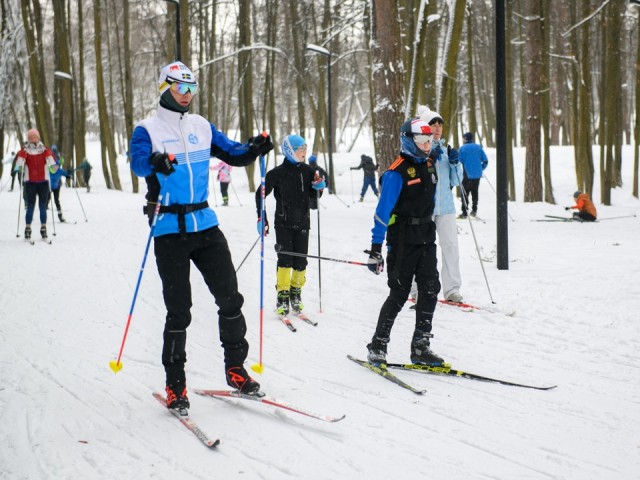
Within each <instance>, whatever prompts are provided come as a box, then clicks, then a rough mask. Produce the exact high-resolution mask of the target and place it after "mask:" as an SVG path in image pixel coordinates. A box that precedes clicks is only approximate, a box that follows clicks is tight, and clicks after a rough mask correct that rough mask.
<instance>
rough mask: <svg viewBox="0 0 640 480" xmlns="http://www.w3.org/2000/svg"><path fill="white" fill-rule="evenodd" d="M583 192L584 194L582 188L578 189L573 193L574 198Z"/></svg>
mask: <svg viewBox="0 0 640 480" xmlns="http://www.w3.org/2000/svg"><path fill="white" fill-rule="evenodd" d="M581 194H582V192H581V191H580V190H576V191H575V192H574V193H573V198H578V197H579V196H580V195H581Z"/></svg>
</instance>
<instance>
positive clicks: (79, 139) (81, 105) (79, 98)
mask: <svg viewBox="0 0 640 480" xmlns="http://www.w3.org/2000/svg"><path fill="white" fill-rule="evenodd" d="M77 2H78V3H77V7H78V37H77V38H78V48H77V55H78V57H77V58H78V63H77V68H75V69H74V75H73V93H74V96H73V97H74V98H73V104H74V115H73V118H74V122H73V131H74V135H75V141H74V143H75V147H76V163H75V164H74V165H73V166H74V167H75V165H79V164H80V163H81V162H82V160H84V158H86V156H87V150H86V145H85V137H86V133H87V132H86V125H87V108H86V100H85V91H84V77H85V75H84V52H85V46H84V26H83V24H84V13H83V10H82V0H77ZM78 180H79V181H80V182H82V184H84V180H83V177H82V175H78V176H76V181H78Z"/></svg>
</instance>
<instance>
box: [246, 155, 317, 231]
mask: <svg viewBox="0 0 640 480" xmlns="http://www.w3.org/2000/svg"><path fill="white" fill-rule="evenodd" d="M315 173H316V172H315V170H314V169H313V168H311V167H310V166H309V165H307V164H306V163H295V164H293V163H291V162H290V161H289V160H284V161H283V162H282V163H281V164H280V165H278V166H277V167H275V168H274V169H272V170H269V172H267V175H266V177H265V190H264V196H265V198H266V197H267V196H268V195H269V194H270V193H271V192H272V191H273V196H274V197H275V199H276V213H275V218H274V223H273V225H274V227H275V228H278V227H284V228H291V229H293V230H309V227H310V224H311V220H310V215H309V208H310V204H311V199H314V200H315V201H316V202H317V198H318V196H322V192H320V194H318V191H317V190H315V189H314V188H313V187H312V185H313V179H314V176H315ZM260 203H261V195H260V189H258V190H257V191H256V211H257V212H258V217H260V213H261V212H260ZM314 203H315V202H314ZM265 221H266V218H265Z"/></svg>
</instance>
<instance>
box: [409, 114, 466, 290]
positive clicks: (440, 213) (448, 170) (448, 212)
mask: <svg viewBox="0 0 640 480" xmlns="http://www.w3.org/2000/svg"><path fill="white" fill-rule="evenodd" d="M418 116H419V117H420V118H421V119H422V120H424V121H425V122H427V123H428V124H429V127H431V130H432V131H433V150H434V151H436V152H438V154H439V157H438V161H437V162H436V170H437V171H438V185H437V187H436V207H435V209H434V211H433V215H434V219H435V222H436V232H437V234H438V243H439V244H440V251H441V253H442V267H441V268H440V283H441V284H442V293H443V295H444V299H445V300H447V301H451V302H456V303H461V302H462V301H463V297H462V295H461V294H460V287H461V285H462V277H461V275H460V254H459V251H458V227H457V225H456V206H455V203H454V200H453V187H457V186H459V185H460V183H461V182H462V178H463V169H462V165H461V164H460V161H459V159H458V152H457V150H456V149H455V148H453V147H451V146H450V145H447V143H446V142H445V141H444V139H443V138H442V128H443V123H444V122H443V120H442V117H441V116H440V114H439V113H438V112H434V111H433V110H430V109H429V108H428V107H425V106H419V107H418Z"/></svg>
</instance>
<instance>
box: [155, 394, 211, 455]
mask: <svg viewBox="0 0 640 480" xmlns="http://www.w3.org/2000/svg"><path fill="white" fill-rule="evenodd" d="M153 397H154V398H155V399H156V400H158V402H160V403H161V404H162V405H163V406H164V407H165V408H166V409H167V410H169V412H170V413H171V414H172V415H173V416H174V417H176V418H177V419H178V420H180V423H181V424H183V425H184V426H185V427H187V429H188V430H189V431H190V432H192V433H193V434H194V435H195V436H196V437H197V438H198V440H200V441H201V442H202V443H203V445H204V446H206V447H208V448H214V447H216V446H217V445H218V444H220V439H215V440H211V439H210V438H209V437H208V436H207V434H206V433H204V432H203V431H202V430H200V427H198V425H197V424H196V422H194V421H193V420H192V419H191V417H189V411H188V410H187V409H186V408H185V409H182V410H176V409H173V408H167V401H166V399H165V398H164V395H162V394H161V393H158V392H153Z"/></svg>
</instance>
